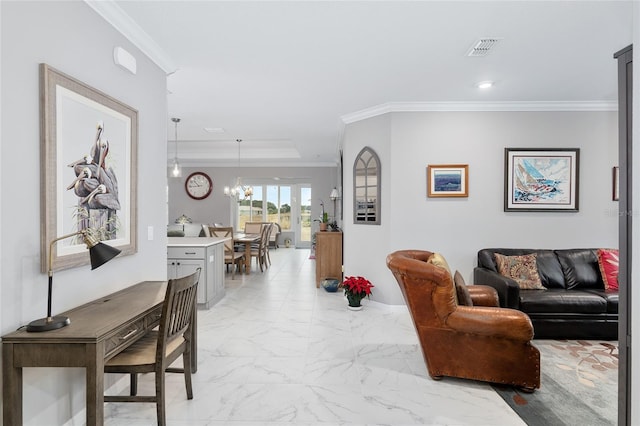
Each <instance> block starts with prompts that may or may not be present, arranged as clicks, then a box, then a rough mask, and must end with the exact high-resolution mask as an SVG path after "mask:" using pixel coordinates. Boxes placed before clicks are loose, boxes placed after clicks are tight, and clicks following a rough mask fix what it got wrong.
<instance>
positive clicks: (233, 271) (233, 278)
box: [227, 262, 236, 280]
mask: <svg viewBox="0 0 640 426" xmlns="http://www.w3.org/2000/svg"><path fill="white" fill-rule="evenodd" d="M227 272H229V264H228V263H227ZM231 279H232V280H235V279H236V265H235V262H233V263H231Z"/></svg>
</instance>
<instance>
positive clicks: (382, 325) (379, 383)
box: [105, 248, 525, 426]
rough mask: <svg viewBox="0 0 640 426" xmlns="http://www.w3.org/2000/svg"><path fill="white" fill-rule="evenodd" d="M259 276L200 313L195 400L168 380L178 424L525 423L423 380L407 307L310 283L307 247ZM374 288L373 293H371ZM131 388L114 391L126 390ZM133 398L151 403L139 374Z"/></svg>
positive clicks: (287, 252) (137, 417) (108, 419)
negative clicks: (351, 297) (359, 305)
mask: <svg viewBox="0 0 640 426" xmlns="http://www.w3.org/2000/svg"><path fill="white" fill-rule="evenodd" d="M271 260H272V266H271V267H270V268H268V269H267V270H265V272H263V273H261V272H260V270H259V268H256V266H255V262H254V263H253V267H252V271H251V272H252V273H251V274H250V275H249V276H247V275H241V274H236V277H235V280H231V274H230V273H229V274H227V278H226V289H227V293H226V296H225V298H224V299H223V300H222V301H220V302H219V303H218V304H217V305H215V306H213V307H212V308H211V309H209V310H199V311H198V339H199V340H198V345H199V350H198V371H197V373H196V374H194V375H193V376H192V377H193V392H194V399H193V400H190V401H189V400H187V399H186V393H185V389H184V379H183V377H182V375H180V374H170V373H168V374H167V394H168V395H167V402H166V404H167V418H168V424H169V425H175V426H186V425H189V426H192V425H193V426H218V425H231V426H262V425H266V426H288V425H309V426H311V425H344V426H350V425H398V426H400V425H492V426H496V425H524V424H525V423H524V422H523V421H522V420H521V419H520V417H518V416H517V415H516V414H515V413H514V412H513V411H512V410H511V408H509V407H508V406H507V404H506V403H505V402H504V401H503V400H502V398H500V396H498V394H497V393H496V392H494V391H493V390H492V388H491V387H490V386H489V385H488V384H484V383H480V382H473V381H467V380H457V379H450V378H445V379H444V380H441V381H434V380H432V379H431V378H429V376H428V374H427V371H426V367H425V364H424V361H423V359H422V355H421V353H420V349H419V346H418V340H417V337H416V334H415V331H414V329H413V324H412V323H411V319H410V317H409V314H408V312H407V310H406V309H405V308H404V307H390V306H387V305H384V304H379V303H375V302H372V301H369V300H367V299H365V300H364V301H363V305H364V309H363V310H361V311H358V312H353V311H350V310H348V309H347V302H346V299H345V297H344V295H343V294H342V293H340V292H338V293H327V292H326V291H325V290H324V289H322V288H319V289H317V288H316V286H315V261H314V260H310V259H309V250H300V249H294V248H280V249H277V250H271ZM374 291H375V290H374ZM127 382H128V380H127V379H123V380H120V381H118V382H117V384H116V385H115V386H113V388H121V389H122V392H127V391H128V389H127V388H126V386H125V384H126V383H127ZM139 382H140V383H139V393H138V394H139V395H142V394H153V389H154V381H153V376H152V375H149V374H147V375H142V376H140V380H139ZM153 424H156V414H155V405H154V404H146V403H144V404H143V403H126V404H122V403H121V404H113V403H108V404H105V425H107V426H125V425H126V426H142V425H145V426H147V425H153Z"/></svg>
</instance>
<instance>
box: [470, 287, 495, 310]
mask: <svg viewBox="0 0 640 426" xmlns="http://www.w3.org/2000/svg"><path fill="white" fill-rule="evenodd" d="M466 288H467V290H468V291H469V295H470V296H471V300H472V301H473V306H494V307H498V306H500V299H499V298H498V291H497V290H496V289H495V288H493V287H491V286H488V285H480V284H476V285H468V286H467V287H466Z"/></svg>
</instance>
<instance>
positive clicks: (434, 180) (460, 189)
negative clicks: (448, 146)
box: [427, 164, 469, 197]
mask: <svg viewBox="0 0 640 426" xmlns="http://www.w3.org/2000/svg"><path fill="white" fill-rule="evenodd" d="M468 196H469V165H468V164H429V165H428V166H427V197H468Z"/></svg>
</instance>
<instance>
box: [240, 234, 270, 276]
mask: <svg viewBox="0 0 640 426" xmlns="http://www.w3.org/2000/svg"><path fill="white" fill-rule="evenodd" d="M252 223H258V224H259V225H260V231H259V234H260V238H258V240H257V241H256V242H255V243H252V244H251V251H250V252H249V253H248V254H247V253H245V256H247V255H248V256H250V257H251V258H253V257H255V258H256V266H259V267H260V272H264V267H265V266H267V267H268V266H269V265H267V257H266V256H267V254H266V247H267V246H268V245H269V229H270V226H269V225H270V224H269V223H268V222H252ZM247 224H249V222H247ZM245 229H246V227H245ZM249 263H251V262H249Z"/></svg>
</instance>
